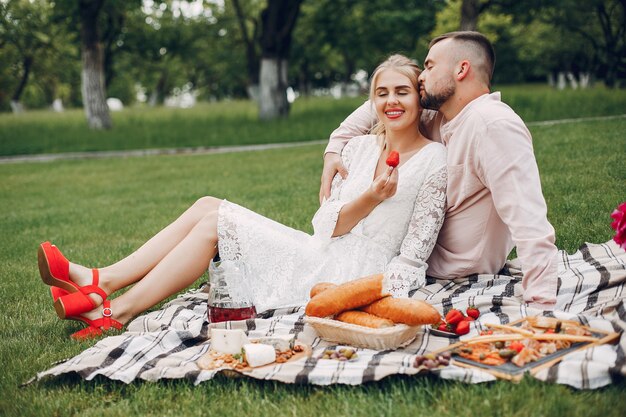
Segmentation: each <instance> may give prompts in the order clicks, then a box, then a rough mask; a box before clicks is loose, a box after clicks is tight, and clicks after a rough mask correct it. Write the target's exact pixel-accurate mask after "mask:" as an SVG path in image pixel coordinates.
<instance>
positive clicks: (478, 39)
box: [428, 31, 496, 83]
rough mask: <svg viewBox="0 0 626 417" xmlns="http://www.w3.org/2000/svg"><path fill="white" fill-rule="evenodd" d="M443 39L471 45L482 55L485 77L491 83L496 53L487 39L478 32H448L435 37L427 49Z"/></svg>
mask: <svg viewBox="0 0 626 417" xmlns="http://www.w3.org/2000/svg"><path fill="white" fill-rule="evenodd" d="M444 39H454V40H457V41H461V42H468V43H471V44H472V45H473V46H474V47H475V49H476V50H477V51H478V52H479V53H480V54H481V55H483V58H484V60H485V66H486V68H485V72H486V75H487V82H488V83H490V82H491V77H493V69H494V67H495V65H496V51H495V50H494V49H493V45H492V44H491V42H490V41H489V39H487V37H486V36H485V35H483V34H482V33H480V32H472V31H458V32H448V33H444V34H443V35H440V36H437V37H436V38H434V39H433V40H432V41H430V44H429V45H428V48H432V46H433V45H434V44H436V43H437V42H440V41H442V40H444Z"/></svg>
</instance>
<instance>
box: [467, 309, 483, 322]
mask: <svg viewBox="0 0 626 417" xmlns="http://www.w3.org/2000/svg"><path fill="white" fill-rule="evenodd" d="M465 313H467V315H468V316H469V317H471V318H473V319H474V320H476V319H477V318H478V316H480V311H479V310H478V309H477V308H476V307H474V306H469V307H467V310H465Z"/></svg>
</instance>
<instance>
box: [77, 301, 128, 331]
mask: <svg viewBox="0 0 626 417" xmlns="http://www.w3.org/2000/svg"><path fill="white" fill-rule="evenodd" d="M102 307H103V308H102V318H99V319H95V320H90V319H88V318H86V317H78V318H77V319H79V320H80V321H82V322H84V323H87V325H88V326H87V327H85V328H84V329H82V330H79V331H77V332H76V333H73V334H72V335H71V336H70V337H71V338H72V339H74V340H78V341H83V340H88V339H93V338H95V337H98V336H100V335H102V334H103V333H104V332H105V331H107V330H110V329H111V328H113V329H116V330H122V328H123V327H124V325H123V324H122V323H120V322H119V321H117V320H115V319H112V318H111V317H112V316H113V311H112V310H111V301H109V300H105V301H104V303H102Z"/></svg>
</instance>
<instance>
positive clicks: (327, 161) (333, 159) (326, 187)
mask: <svg viewBox="0 0 626 417" xmlns="http://www.w3.org/2000/svg"><path fill="white" fill-rule="evenodd" d="M337 172H339V175H341V178H343V179H344V180H345V179H346V178H347V177H348V170H347V169H346V167H345V166H343V162H342V161H341V155H339V154H337V153H333V152H328V153H327V154H326V155H324V168H323V169H322V178H321V183H322V184H321V185H320V204H322V201H324V199H327V198H328V197H330V186H331V184H332V182H333V178H335V174H336V173H337Z"/></svg>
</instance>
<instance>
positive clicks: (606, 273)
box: [34, 241, 626, 389]
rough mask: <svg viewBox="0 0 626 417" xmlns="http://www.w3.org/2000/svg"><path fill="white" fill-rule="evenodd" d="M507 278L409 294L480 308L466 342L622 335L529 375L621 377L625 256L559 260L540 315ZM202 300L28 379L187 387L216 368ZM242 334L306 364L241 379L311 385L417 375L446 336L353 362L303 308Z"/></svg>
mask: <svg viewBox="0 0 626 417" xmlns="http://www.w3.org/2000/svg"><path fill="white" fill-rule="evenodd" d="M507 266H508V268H509V271H510V272H511V275H510V276H509V275H476V276H470V277H468V278H465V279H459V280H454V281H448V280H436V279H428V281H427V285H426V286H425V287H423V288H421V289H420V290H419V291H416V292H415V293H414V294H412V296H413V297H414V298H417V299H422V300H426V301H428V302H429V303H431V304H432V305H433V306H435V308H437V309H438V310H439V311H440V312H442V313H444V312H447V311H448V310H449V309H450V308H459V309H465V308H466V307H467V306H468V305H474V306H476V307H477V308H479V309H480V312H481V316H480V319H479V321H476V322H473V323H472V330H471V332H470V334H469V335H468V336H473V335H476V334H477V333H478V332H480V331H481V330H483V329H484V327H483V325H481V323H487V322H490V323H502V324H506V323H510V322H512V321H515V320H517V319H520V318H523V317H525V316H532V315H537V314H544V315H548V316H554V317H557V318H560V319H570V320H577V321H579V322H581V323H583V324H585V325H587V326H590V327H593V328H597V329H602V330H605V331H608V332H622V333H621V335H620V338H619V340H618V343H617V344H615V345H602V346H597V347H593V348H589V349H586V350H582V351H577V352H572V353H570V354H568V355H566V356H565V357H564V358H563V360H562V361H561V362H560V363H558V364H556V365H554V366H552V367H550V368H546V369H544V370H542V371H540V372H538V373H537V374H535V375H534V377H535V378H538V379H540V380H543V381H548V382H553V383H559V384H567V385H570V386H572V387H575V388H579V389H593V388H598V387H602V386H605V385H607V384H610V383H611V382H612V378H614V377H623V376H625V375H626V359H625V356H624V353H625V351H626V336H624V333H623V331H624V329H625V328H626V309H625V307H624V298H625V291H624V283H625V282H626V253H625V252H624V251H623V250H622V249H620V248H619V247H617V245H615V244H614V243H613V242H612V241H610V242H607V243H605V244H599V245H596V244H585V245H583V246H582V247H581V248H580V249H579V250H578V251H577V252H576V253H574V254H573V255H568V254H567V253H564V252H561V253H560V265H559V290H558V297H557V299H558V302H557V309H555V310H554V311H550V312H541V311H539V310H534V309H531V308H528V307H526V306H525V305H524V304H523V302H522V299H521V293H522V288H521V274H520V270H519V266H518V265H516V263H515V261H513V262H510V263H508V264H507ZM206 310H207V294H206V292H204V291H203V290H202V288H201V289H198V290H194V291H191V292H188V293H186V294H183V295H181V296H179V297H178V298H176V299H174V300H173V301H171V302H169V303H168V304H166V305H165V306H164V307H163V308H162V309H161V310H158V311H153V312H150V313H148V314H145V315H143V316H141V317H138V318H137V319H135V320H134V321H133V322H132V323H130V324H129V326H128V329H127V331H126V332H125V333H123V334H121V335H118V336H111V337H107V338H105V339H102V340H100V341H99V342H98V343H97V344H96V345H95V346H93V347H91V348H89V349H87V350H85V351H84V352H82V353H81V354H79V355H77V356H75V357H73V358H71V359H67V360H65V361H63V362H61V363H59V364H57V365H56V366H54V367H53V368H51V369H48V370H46V371H44V372H41V373H39V374H37V376H36V377H35V378H34V380H39V379H41V378H44V377H50V376H54V375H61V374H66V373H72V372H75V373H77V374H79V375H80V376H81V377H83V378H84V379H86V380H91V379H93V378H94V377H96V376H97V375H103V376H105V377H107V378H111V379H114V380H119V381H123V382H125V383H130V382H131V381H134V380H135V379H137V378H140V379H143V380H149V381H156V380H159V379H162V378H187V379H189V380H191V381H193V382H194V383H195V384H199V383H201V382H203V381H206V380H209V379H211V378H213V377H214V376H215V375H216V374H217V373H218V372H220V370H202V369H200V368H198V366H197V365H196V361H197V360H198V359H199V358H200V357H201V356H203V355H204V354H205V353H206V352H207V351H208V350H209V349H210V340H209V338H208V333H209V327H208V323H207V315H206ZM224 326H225V327H226V328H233V329H234V328H238V329H243V330H245V331H246V332H247V333H248V336H249V337H251V338H255V337H264V336H277V335H295V336H296V337H297V339H298V341H299V342H302V343H305V344H308V345H310V346H311V347H312V350H313V354H312V356H311V357H309V358H302V359H300V360H297V361H292V362H287V363H283V364H276V365H274V366H267V367H262V368H259V369H254V370H252V371H250V372H245V375H247V376H249V377H252V378H257V379H268V380H276V381H282V382H286V383H305V384H306V383H308V384H316V385H329V384H350V385H358V384H361V383H363V382H367V381H378V380H380V379H382V378H385V377H387V376H389V375H394V374H404V375H414V374H418V373H424V372H425V371H424V370H418V369H416V368H414V367H413V366H412V364H413V362H414V360H415V356H416V355H419V354H424V353H426V352H430V351H433V350H435V349H439V348H443V347H445V346H448V345H449V344H451V343H453V342H454V339H446V338H442V337H435V336H433V335H431V334H430V332H429V331H428V329H427V328H422V330H420V332H419V334H418V336H417V338H416V339H415V340H414V341H413V342H412V343H411V344H409V345H408V346H406V347H404V348H402V349H398V350H387V351H376V350H369V349H359V350H358V355H359V359H358V360H356V361H350V362H340V361H333V360H321V359H319V357H320V356H321V355H322V353H323V351H324V350H325V349H326V348H328V347H331V346H334V345H331V344H329V343H328V342H325V341H324V340H321V339H320V338H319V337H318V336H317V333H316V332H315V330H314V329H313V328H312V327H311V326H309V325H308V324H306V323H305V322H304V308H303V307H299V308H292V309H282V310H272V311H266V312H264V313H263V314H262V315H261V316H260V317H258V318H257V319H254V320H246V321H238V322H228V323H224ZM430 372H432V373H433V374H435V375H438V376H439V377H441V378H445V379H454V380H459V381H464V382H469V383H478V382H484V381H492V380H494V379H495V377H494V376H493V375H491V374H489V373H486V372H484V371H481V370H477V369H467V368H461V367H457V366H449V367H446V368H443V369H441V370H435V371H430Z"/></svg>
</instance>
